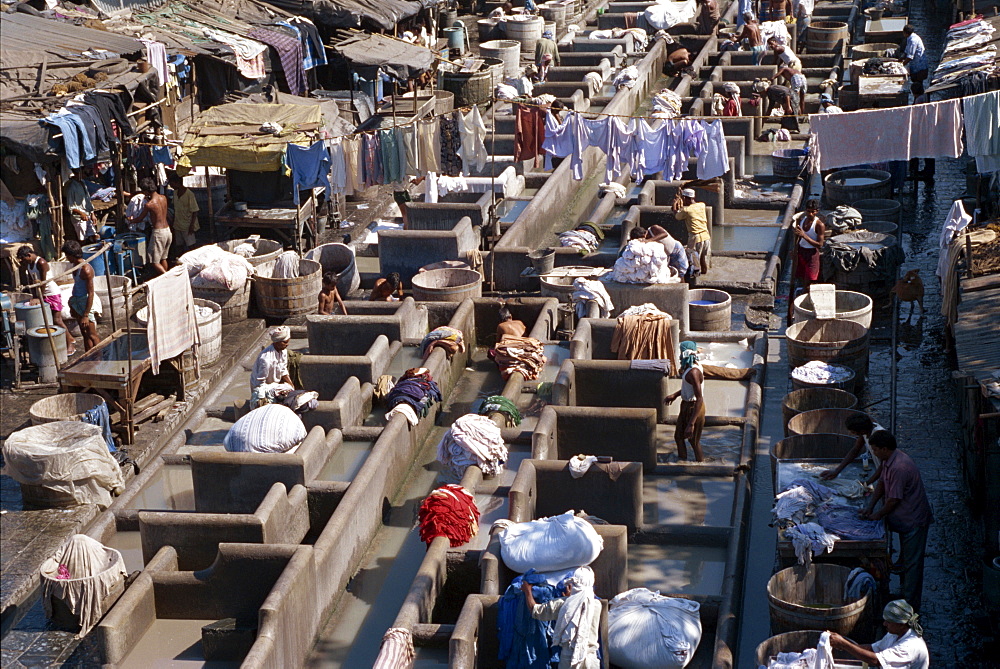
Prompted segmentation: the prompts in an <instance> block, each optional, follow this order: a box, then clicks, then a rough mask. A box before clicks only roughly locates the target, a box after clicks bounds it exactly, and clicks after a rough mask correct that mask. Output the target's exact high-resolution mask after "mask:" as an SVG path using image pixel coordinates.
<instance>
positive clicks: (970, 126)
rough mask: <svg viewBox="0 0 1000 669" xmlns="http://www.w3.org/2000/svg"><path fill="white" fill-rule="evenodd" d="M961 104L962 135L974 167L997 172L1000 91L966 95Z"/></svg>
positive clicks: (998, 160) (999, 133)
mask: <svg viewBox="0 0 1000 669" xmlns="http://www.w3.org/2000/svg"><path fill="white" fill-rule="evenodd" d="M962 105H963V111H964V112H965V138H966V139H967V140H968V149H969V155H970V156H972V157H974V158H975V159H976V169H977V170H978V171H979V172H980V173H982V174H985V173H987V172H998V171H1000V91H993V92H991V93H983V94H982V95H973V96H970V97H967V98H965V99H964V100H963V101H962Z"/></svg>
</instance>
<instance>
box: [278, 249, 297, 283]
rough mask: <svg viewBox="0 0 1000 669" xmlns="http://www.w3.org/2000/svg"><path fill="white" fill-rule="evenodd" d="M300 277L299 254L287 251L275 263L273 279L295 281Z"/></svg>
mask: <svg viewBox="0 0 1000 669" xmlns="http://www.w3.org/2000/svg"><path fill="white" fill-rule="evenodd" d="M298 275H299V254H298V253H296V252H295V251H285V252H284V253H282V254H281V255H279V256H278V257H277V258H276V259H275V261H274V269H273V270H272V271H271V278H273V279H294V278H296V277H297V276H298Z"/></svg>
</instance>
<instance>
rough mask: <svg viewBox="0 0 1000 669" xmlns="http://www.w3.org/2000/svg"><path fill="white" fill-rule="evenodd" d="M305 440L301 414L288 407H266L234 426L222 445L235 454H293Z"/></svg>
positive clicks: (250, 414) (277, 405)
mask: <svg viewBox="0 0 1000 669" xmlns="http://www.w3.org/2000/svg"><path fill="white" fill-rule="evenodd" d="M305 438H306V426H305V425H304V424H303V423H302V419H301V418H299V415H298V414H297V413H295V412H294V411H292V410H291V409H290V408H288V407H286V406H285V405H284V404H266V405H264V406H262V407H259V408H257V409H254V410H253V411H251V412H250V413H248V414H247V415H245V416H243V417H242V418H240V419H239V420H238V421H236V422H235V423H233V426H232V427H231V428H229V432H227V433H226V438H225V439H223V441H222V445H223V446H224V447H225V449H226V450H227V451H230V452H232V453H293V452H294V451H295V449H296V448H298V445H299V444H301V443H302V441H303V440H304V439H305Z"/></svg>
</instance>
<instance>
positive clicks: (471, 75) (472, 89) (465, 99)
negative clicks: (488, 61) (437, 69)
mask: <svg viewBox="0 0 1000 669" xmlns="http://www.w3.org/2000/svg"><path fill="white" fill-rule="evenodd" d="M493 80H494V73H493V70H492V69H491V68H489V67H486V68H483V69H481V70H479V71H478V72H444V73H443V74H442V77H441V88H443V89H444V90H446V91H451V92H452V93H453V94H454V95H455V106H456V107H468V106H470V105H478V104H483V103H484V102H486V101H488V100H489V99H490V98H491V97H492V96H493V89H494V87H495V84H494V83H493Z"/></svg>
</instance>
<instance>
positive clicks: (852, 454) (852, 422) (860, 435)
mask: <svg viewBox="0 0 1000 669" xmlns="http://www.w3.org/2000/svg"><path fill="white" fill-rule="evenodd" d="M844 427H846V428H847V430H848V431H849V432H850V433H851V434H853V435H854V436H855V437H857V439H856V440H855V441H854V446H852V447H851V450H850V451H848V452H847V455H845V456H844V459H843V460H841V461H840V464H838V465H837V466H836V467H834V468H833V469H827V470H826V471H825V472H822V473H820V475H819V477H820V478H821V479H823V480H824V481H830V480H832V479H835V478H837V477H838V476H840V472H842V471H844V467H846V466H847V465H849V464H851V463H852V462H854V459H855V458H857V457H858V456H859V455H861V453H862V452H863V451H866V454H865V467H864V471H865V472H866V473H867V472H868V462H867V460H868V458H871V459H872V462H873V464H874V471H873V472H872V473H871V476H869V477H868V478H867V479H866V480H865V484H866V485H871V484H873V483H875V481H878V477H879V476H880V475H881V474H882V461H881V460H879V459H878V458H877V457H875V454H874V453H873V452H872V445H871V442H870V441H869V439H870V438H871V436H872V435H873V434H875V433H876V432H884V431H885V428H884V427H882V426H881V425H879V424H878V423H876V422H875V421H873V420H872V419H871V418H869V417H868V416H866V415H860V416H859V415H857V414H851V415H850V416H848V417H847V420H845V421H844Z"/></svg>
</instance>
